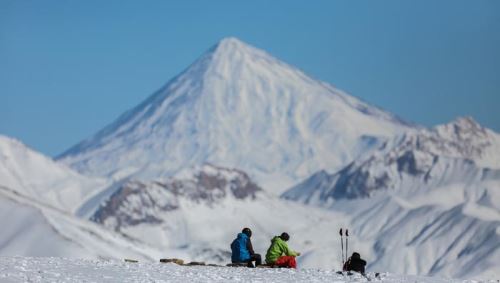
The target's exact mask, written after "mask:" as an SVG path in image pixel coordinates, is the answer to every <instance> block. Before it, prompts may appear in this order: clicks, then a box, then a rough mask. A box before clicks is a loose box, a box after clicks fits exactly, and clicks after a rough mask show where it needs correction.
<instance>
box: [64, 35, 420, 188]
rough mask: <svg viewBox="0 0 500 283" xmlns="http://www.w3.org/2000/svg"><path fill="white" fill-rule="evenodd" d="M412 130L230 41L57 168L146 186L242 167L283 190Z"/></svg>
mask: <svg viewBox="0 0 500 283" xmlns="http://www.w3.org/2000/svg"><path fill="white" fill-rule="evenodd" d="M410 127H412V126H409V125H408V124H407V123H405V122H403V121H401V120H399V119H398V118H396V117H394V116H393V115H392V114H389V113H387V112H384V111H382V110H380V109H378V108H376V107H374V106H371V105H368V104H366V103H364V102H362V101H360V100H358V99H356V98H354V97H352V96H349V95H347V94H345V93H343V92H342V91H339V90H337V89H335V88H334V87H332V86H331V85H329V84H327V83H323V82H320V81H317V80H314V79H311V78H310V77H308V76H306V75H305V74H304V73H303V72H301V71H300V70H298V69H296V68H294V67H292V66H290V65H287V64H285V63H283V62H281V61H279V60H277V59H275V58H273V57H272V56H270V55H269V54H267V53H266V52H264V51H262V50H259V49H257V48H254V47H252V46H249V45H247V44H245V43H243V42H241V41H239V40H238V39H235V38H226V39H223V40H222V41H220V42H219V43H218V44H217V45H215V46H214V47H212V48H211V49H210V50H208V52H206V53H205V54H204V55H202V56H201V57H200V58H199V59H198V60H196V61H195V62H194V63H193V64H192V65H191V66H190V67H188V68H187V69H186V70H185V71H184V72H182V73H181V74H179V75H178V76H177V77H175V78H174V79H172V80H170V81H169V82H168V83H167V84H166V85H165V86H164V87H162V88H161V89H160V90H158V91H157V92H156V93H155V94H153V95H152V96H151V97H149V98H148V99H146V100H145V101H144V102H142V103H141V104H140V105H138V106H137V107H135V108H133V109H131V110H129V111H127V112H126V113H124V114H123V115H122V116H121V117H119V118H118V119H117V120H116V121H115V122H113V123H112V124H110V125H109V126H107V127H105V128H104V129H103V130H101V131H99V132H98V133H97V134H96V135H94V136H93V137H91V138H89V139H87V140H84V141H82V142H81V143H79V144H78V145H76V146H74V147H72V148H71V149H69V150H68V151H66V152H65V153H63V154H62V155H61V156H59V157H58V160H60V161H61V162H63V163H65V164H69V165H70V166H71V167H73V168H75V169H77V170H78V171H79V172H81V173H84V174H86V175H91V176H110V177H114V178H115V179H122V178H125V177H134V178H139V179H146V180H149V179H154V178H158V177H166V176H171V175H173V174H175V173H176V172H178V171H179V170H182V169H183V168H187V167H190V166H193V165H200V164H204V163H207V162H208V163H211V164H215V165H220V166H224V167H228V168H239V169H241V170H243V171H245V172H247V173H249V174H250V175H251V176H252V178H255V180H256V181H257V182H258V183H259V184H260V185H262V186H263V187H264V188H265V189H271V190H275V191H278V192H279V191H280V190H283V189H285V188H287V187H289V186H290V185H292V184H294V183H296V182H298V181H300V180H301V179H303V178H304V177H307V176H309V175H310V174H312V173H314V172H316V171H318V170H320V169H322V168H337V169H338V168H340V167H341V166H344V165H346V164H347V163H348V162H351V161H352V160H353V159H354V158H356V157H357V156H359V155H360V154H361V153H364V152H365V151H366V150H369V149H371V148H373V147H374V146H376V145H377V144H378V143H379V138H381V137H382V138H386V137H390V136H393V135H394V134H396V133H399V132H401V131H402V130H406V129H408V128H410Z"/></svg>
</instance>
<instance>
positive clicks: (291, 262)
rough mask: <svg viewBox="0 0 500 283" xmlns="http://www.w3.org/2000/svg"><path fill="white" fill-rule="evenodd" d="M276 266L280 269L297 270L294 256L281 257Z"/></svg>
mask: <svg viewBox="0 0 500 283" xmlns="http://www.w3.org/2000/svg"><path fill="white" fill-rule="evenodd" d="M274 264H276V265H277V266H279V267H287V268H297V262H296V261H295V257H294V256H286V255H285V256H280V257H279V258H278V259H277V260H276V262H275V263H274Z"/></svg>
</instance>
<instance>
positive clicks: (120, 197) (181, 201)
mask: <svg viewBox="0 0 500 283" xmlns="http://www.w3.org/2000/svg"><path fill="white" fill-rule="evenodd" d="M193 170H194V171H191V170H186V171H184V172H183V173H181V174H179V175H178V176H175V177H172V178H168V179H166V180H155V181H151V182H140V181H136V180H134V181H129V182H126V183H124V184H123V185H122V186H121V187H119V188H117V189H115V191H114V192H113V193H112V194H111V196H110V198H109V199H106V200H105V201H104V202H103V203H101V205H100V206H99V207H97V209H96V210H95V213H94V214H93V216H92V217H91V218H92V219H93V220H94V221H96V222H98V223H102V224H103V225H104V226H105V227H108V228H109V229H111V230H115V231H118V232H119V233H122V234H125V235H127V236H128V237H129V238H131V239H133V240H134V241H137V242H141V243H144V244H147V245H149V246H153V247H155V248H156V249H157V250H169V249H170V250H171V249H179V250H182V251H185V252H186V253H187V254H188V255H187V257H186V258H185V259H186V260H195V261H210V262H217V263H228V262H230V246H229V245H230V243H231V242H232V240H233V239H234V238H235V237H236V234H237V233H239V232H241V230H242V229H243V227H251V229H252V230H253V232H254V233H253V234H254V236H253V237H252V241H253V245H254V248H255V250H256V252H258V253H261V254H262V255H265V252H266V250H267V248H268V247H269V245H270V240H271V238H272V237H273V236H275V235H279V234H281V233H282V232H284V231H287V232H288V233H290V235H291V237H292V239H291V240H290V245H291V247H292V248H293V249H296V250H299V251H301V252H302V253H303V254H304V256H301V257H300V258H299V259H298V261H299V264H300V266H301V267H316V268H318V267H322V268H331V267H332V266H341V263H340V255H339V253H337V241H336V240H337V238H336V237H335V234H336V232H335V231H336V230H337V228H338V227H342V225H343V224H345V223H346V222H345V220H346V218H345V217H344V216H343V215H341V214H336V213H332V212H330V211H325V210H322V209H311V208H309V207H305V206H302V205H299V204H297V203H293V202H287V201H283V200H281V199H279V198H278V197H276V196H274V195H272V194H268V193H266V192H265V191H263V190H262V189H261V188H260V187H258V186H257V185H256V184H255V183H254V182H252V181H251V180H250V179H249V178H248V176H247V175H246V174H245V173H243V172H241V171H238V170H234V169H225V168H220V167H215V166H213V165H204V166H200V167H196V168H194V169H193ZM311 225H314V226H315V227H316V228H315V229H311ZM325 235H332V236H331V237H325ZM353 240H355V238H354V239H353ZM319 247H324V248H323V249H319Z"/></svg>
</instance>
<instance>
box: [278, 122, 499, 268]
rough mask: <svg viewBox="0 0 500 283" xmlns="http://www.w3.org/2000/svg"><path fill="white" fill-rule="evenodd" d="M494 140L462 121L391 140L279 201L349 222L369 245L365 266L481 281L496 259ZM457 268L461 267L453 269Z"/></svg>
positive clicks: (315, 176)
mask: <svg viewBox="0 0 500 283" xmlns="http://www.w3.org/2000/svg"><path fill="white" fill-rule="evenodd" d="M498 138H499V135H498V134H496V133H494V132H492V131H490V130H487V129H484V128H482V127H480V126H479V125H478V124H477V123H475V122H474V121H473V120H472V119H470V118H462V119H458V120H456V121H453V122H451V123H449V124H446V125H441V126H437V127H435V128H433V129H429V130H427V129H424V130H420V131H411V132H409V133H405V134H404V135H402V136H399V137H396V138H394V139H392V140H391V141H388V142H386V143H384V144H383V145H381V147H380V149H379V150H376V151H373V152H372V153H370V154H367V155H366V156H363V157H362V158H360V159H358V160H356V161H355V162H353V163H351V164H350V165H348V166H346V167H345V168H344V169H342V170H340V171H338V172H336V173H333V174H329V173H327V172H326V171H324V170H323V171H319V172H317V173H316V174H313V175H312V176H311V177H310V178H308V179H307V180H305V181H304V182H302V183H300V184H298V185H296V186H294V187H293V188H291V189H290V190H288V191H287V192H285V193H284V194H283V195H282V197H283V198H285V199H288V200H294V201H298V202H301V203H306V204H308V205H312V206H319V207H324V208H327V209H330V210H332V211H335V212H338V213H348V214H350V215H351V216H352V218H351V221H350V225H351V226H350V227H351V229H352V231H356V233H357V235H358V236H359V237H360V240H362V241H367V242H372V243H373V252H374V254H373V259H374V261H373V262H372V264H370V266H369V268H370V269H374V270H377V269H379V268H384V269H390V270H397V272H400V273H405V274H429V275H436V274H441V275H443V274H446V275H447V276H452V277H467V276H469V274H471V273H475V274H476V275H477V276H479V277H482V278H494V277H495V276H498V275H497V268H496V266H497V262H498V260H499V259H500V190H499V187H500V170H499V169H492V168H485V167H482V166H481V165H484V164H487V165H490V166H492V167H495V166H496V167H497V166H498V155H493V156H489V155H488V154H485V153H495V152H497V153H498V152H500V147H498V146H497V145H498V143H497V142H498V140H499V139H498ZM457 267H460V268H457Z"/></svg>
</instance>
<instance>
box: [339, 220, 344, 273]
mask: <svg viewBox="0 0 500 283" xmlns="http://www.w3.org/2000/svg"><path fill="white" fill-rule="evenodd" d="M339 233H340V247H341V249H342V267H341V268H342V270H344V238H343V237H342V228H340V232H339Z"/></svg>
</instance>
